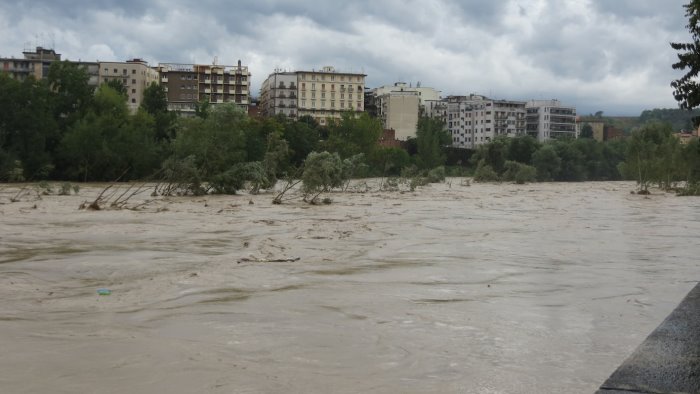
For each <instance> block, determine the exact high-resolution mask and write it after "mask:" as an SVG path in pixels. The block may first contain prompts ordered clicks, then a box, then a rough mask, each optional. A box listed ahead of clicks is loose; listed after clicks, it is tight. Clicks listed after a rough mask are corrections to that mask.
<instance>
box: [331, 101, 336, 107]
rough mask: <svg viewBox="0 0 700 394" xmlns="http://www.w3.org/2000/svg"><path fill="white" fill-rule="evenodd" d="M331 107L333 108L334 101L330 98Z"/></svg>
mask: <svg viewBox="0 0 700 394" xmlns="http://www.w3.org/2000/svg"><path fill="white" fill-rule="evenodd" d="M331 108H335V101H333V100H331Z"/></svg>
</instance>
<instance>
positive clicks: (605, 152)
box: [0, 62, 700, 203]
mask: <svg viewBox="0 0 700 394" xmlns="http://www.w3.org/2000/svg"><path fill="white" fill-rule="evenodd" d="M124 92H125V89H124V87H123V86H121V85H120V83H119V82H114V81H112V82H110V83H108V84H103V85H102V86H100V87H99V88H97V89H96V90H93V89H92V88H90V87H89V86H88V76H87V74H86V73H85V72H84V71H83V70H81V69H79V68H77V67H76V66H74V65H71V64H70V63H62V62H57V63H54V64H53V65H52V66H51V70H50V72H49V77H48V79H47V80H45V81H36V80H34V79H32V78H28V79H27V80H25V81H16V80H14V79H11V78H9V77H8V76H6V75H2V74H0V106H2V108H5V109H7V110H5V111H2V112H1V113H0V181H3V182H40V181H45V180H61V181H80V182H86V181H115V180H119V181H134V180H147V181H150V182H155V183H156V185H157V186H156V187H155V190H154V193H156V194H160V195H183V194H193V195H200V194H208V193H223V194H230V193H236V192H237V191H238V190H242V189H244V188H246V189H247V190H248V191H249V192H251V193H258V192H259V191H261V190H266V189H270V188H271V187H272V186H274V185H275V183H276V182H277V180H278V179H290V181H291V182H292V183H293V182H294V181H293V180H291V178H294V179H297V180H302V181H303V185H302V188H301V190H303V192H304V199H305V200H307V201H309V202H311V203H316V202H318V201H323V200H322V199H321V200H319V197H320V196H321V195H322V194H323V193H326V192H328V191H330V190H333V189H336V190H337V189H340V190H347V188H348V185H349V183H348V182H347V181H348V179H351V178H363V177H380V178H383V179H386V182H382V188H385V189H386V190H395V189H396V190H397V189H398V188H399V186H400V185H405V186H406V187H407V188H408V189H409V190H414V189H415V188H416V187H418V186H421V185H424V184H426V183H429V182H439V181H441V180H443V179H444V178H445V176H446V175H448V176H463V175H473V177H474V180H475V181H487V182H516V183H526V182H535V181H541V182H546V181H567V182H576V181H587V180H619V179H636V180H637V182H638V183H639V185H640V191H642V192H646V191H648V188H649V187H650V186H651V185H657V186H659V187H662V188H664V189H674V190H678V191H679V192H680V193H682V194H697V193H698V189H700V188H699V187H698V184H699V183H700V164H699V163H700V150H699V149H700V148H699V147H698V142H697V140H694V141H692V142H691V143H690V144H688V145H681V144H680V142H679V140H678V139H677V138H675V137H674V136H673V135H672V132H671V126H669V125H667V124H663V123H655V122H652V123H648V124H646V125H644V126H643V127H641V128H639V129H637V130H636V131H634V132H632V134H631V135H630V136H629V138H626V139H623V140H615V141H609V142H598V141H595V140H593V139H590V138H580V139H575V140H574V139H572V140H556V141H550V142H547V143H540V142H538V141H537V140H536V139H534V138H532V137H529V136H521V137H516V138H504V137H503V138H496V139H495V140H494V141H492V142H490V143H488V144H485V145H482V146H480V147H479V148H478V149H477V150H475V151H468V150H460V149H456V148H446V147H447V146H448V145H449V143H450V136H449V134H448V133H447V132H446V131H444V129H443V125H442V124H441V123H440V121H438V120H436V119H431V118H421V119H420V120H419V122H418V125H417V133H416V134H417V137H416V138H415V139H413V140H409V141H408V142H407V143H406V146H405V149H403V148H399V147H385V146H382V145H380V144H379V142H378V141H379V138H380V135H381V134H382V126H381V123H380V121H379V120H378V119H375V118H371V117H370V116H368V115H367V114H360V115H359V116H354V115H353V114H345V115H344V116H343V117H342V118H341V119H340V120H339V121H337V122H330V124H329V126H327V127H322V126H320V125H319V124H318V123H317V122H316V121H315V120H314V119H313V118H311V117H301V118H300V119H299V120H292V119H288V118H285V117H273V118H254V117H249V116H248V115H247V114H246V113H245V112H243V111H241V110H239V109H237V108H236V107H235V106H233V105H219V106H215V107H214V106H209V105H207V104H206V103H203V104H202V105H199V106H198V109H197V111H196V116H193V117H179V116H177V114H175V113H173V112H169V111H168V109H167V102H166V99H165V91H164V90H163V88H162V87H160V86H158V85H157V84H153V85H151V86H149V87H148V88H147V89H146V91H145V93H144V100H143V103H142V105H141V107H140V108H139V109H138V110H137V111H135V112H133V111H130V110H129V108H128V105H127V97H126V94H125V93H124ZM448 163H449V164H451V165H450V166H447V167H445V166H446V164H448ZM278 197H279V198H277V197H276V198H275V201H276V202H281V201H283V196H282V195H281V196H278ZM326 201H327V200H326Z"/></svg>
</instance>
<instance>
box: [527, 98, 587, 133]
mask: <svg viewBox="0 0 700 394" xmlns="http://www.w3.org/2000/svg"><path fill="white" fill-rule="evenodd" d="M525 107H526V109H527V133H528V134H529V135H531V136H533V137H535V138H537V140H538V141H540V142H543V141H547V140H549V139H557V138H576V137H577V136H578V132H577V130H576V108H575V107H570V106H565V105H562V104H561V102H560V101H559V100H530V101H528V102H527V104H526V105H525Z"/></svg>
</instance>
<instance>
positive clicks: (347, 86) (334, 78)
mask: <svg viewBox="0 0 700 394" xmlns="http://www.w3.org/2000/svg"><path fill="white" fill-rule="evenodd" d="M284 74H289V75H290V76H291V75H296V89H297V90H296V97H295V99H296V103H295V105H296V115H297V116H298V117H301V116H305V115H309V116H311V117H313V118H314V119H316V120H317V121H318V122H319V124H321V125H326V124H327V123H328V121H329V120H331V119H340V117H341V115H342V114H343V113H345V112H363V111H364V91H365V77H366V76H367V75H366V74H360V73H350V72H340V71H337V70H335V69H334V68H333V67H330V66H327V67H323V68H322V69H321V70H311V71H293V72H275V73H272V74H270V76H269V77H268V78H267V80H266V81H267V82H268V83H267V84H265V83H263V85H262V87H261V89H260V107H261V111H262V114H263V115H264V116H273V115H277V114H279V113H284V111H287V109H286V108H288V107H286V105H288V104H289V103H290V102H291V101H290V100H286V101H284V103H285V107H280V106H279V103H281V102H283V101H282V100H279V101H274V99H275V98H277V99H280V97H279V94H280V93H281V92H285V95H286V96H287V97H284V98H282V99H288V98H289V97H288V96H289V93H290V91H289V90H288V89H286V88H285V89H279V81H280V79H279V78H280V77H282V78H285V77H284V76H283V75H284ZM276 78H277V79H276ZM292 79H293V77H290V79H288V82H286V83H285V87H286V86H289V84H290V83H291V80H292ZM275 80H276V81H277V85H275V84H274V81H275ZM273 86H275V87H276V88H275V89H273ZM273 90H275V92H273ZM274 94H278V96H277V97H275V95H274ZM288 112H290V113H291V111H288Z"/></svg>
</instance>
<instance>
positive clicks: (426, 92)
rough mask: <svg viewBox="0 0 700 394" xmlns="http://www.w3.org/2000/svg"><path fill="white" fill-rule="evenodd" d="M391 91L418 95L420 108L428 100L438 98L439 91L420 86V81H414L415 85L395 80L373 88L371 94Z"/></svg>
mask: <svg viewBox="0 0 700 394" xmlns="http://www.w3.org/2000/svg"><path fill="white" fill-rule="evenodd" d="M391 92H412V93H415V94H416V95H417V96H418V100H419V103H420V107H421V109H425V107H426V104H427V103H428V102H434V101H437V100H440V91H439V90H436V89H433V88H429V87H425V86H421V84H420V82H418V83H416V86H413V85H412V84H407V83H406V82H396V83H394V84H393V85H385V86H381V87H378V88H374V89H372V91H371V94H372V95H374V96H376V97H379V96H383V95H385V94H387V93H391Z"/></svg>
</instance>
